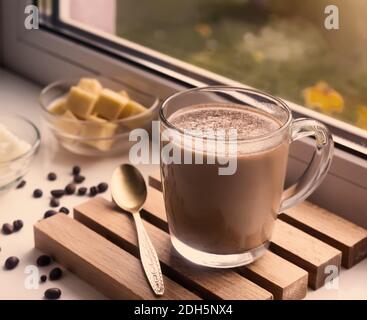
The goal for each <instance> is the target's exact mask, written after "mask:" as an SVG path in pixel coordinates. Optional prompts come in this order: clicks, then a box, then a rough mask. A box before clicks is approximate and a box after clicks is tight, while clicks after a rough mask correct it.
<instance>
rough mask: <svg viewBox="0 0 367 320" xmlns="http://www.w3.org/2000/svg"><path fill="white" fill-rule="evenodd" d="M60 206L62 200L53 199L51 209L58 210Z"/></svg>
mask: <svg viewBox="0 0 367 320" xmlns="http://www.w3.org/2000/svg"><path fill="white" fill-rule="evenodd" d="M59 205H60V200H59V199H56V198H51V200H50V207H52V208H57V207H58V206H59Z"/></svg>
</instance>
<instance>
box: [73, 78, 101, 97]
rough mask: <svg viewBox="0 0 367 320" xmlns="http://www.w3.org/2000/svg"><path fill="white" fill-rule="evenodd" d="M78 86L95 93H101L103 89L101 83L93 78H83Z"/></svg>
mask: <svg viewBox="0 0 367 320" xmlns="http://www.w3.org/2000/svg"><path fill="white" fill-rule="evenodd" d="M78 87H79V88H80V89H83V90H85V91H88V92H90V93H93V94H99V93H100V92H101V90H102V85H101V83H100V82H99V81H98V80H97V79H93V78H81V79H80V80H79V83H78Z"/></svg>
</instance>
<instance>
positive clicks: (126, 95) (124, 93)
mask: <svg viewBox="0 0 367 320" xmlns="http://www.w3.org/2000/svg"><path fill="white" fill-rule="evenodd" d="M119 94H120V95H122V96H123V97H126V98H128V99H130V97H129V95H128V93H127V92H126V91H125V90H121V91H119Z"/></svg>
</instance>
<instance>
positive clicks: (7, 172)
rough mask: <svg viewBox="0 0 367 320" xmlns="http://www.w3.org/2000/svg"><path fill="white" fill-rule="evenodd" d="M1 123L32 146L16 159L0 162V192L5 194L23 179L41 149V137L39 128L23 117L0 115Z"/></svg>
mask: <svg viewBox="0 0 367 320" xmlns="http://www.w3.org/2000/svg"><path fill="white" fill-rule="evenodd" d="M0 123H1V124H2V125H4V126H5V127H6V128H7V129H8V130H9V131H10V132H11V133H13V134H14V135H15V136H17V137H18V138H19V139H21V140H24V141H26V142H28V143H29V144H30V146H31V148H30V149H29V150H28V151H27V152H25V153H24V154H21V155H20V156H18V157H16V158H14V159H10V160H7V161H0V192H3V191H6V190H9V189H11V188H12V187H14V186H16V185H18V184H19V182H20V181H21V180H22V179H23V177H24V176H25V174H26V173H27V171H28V168H29V166H30V164H31V162H32V160H33V158H34V156H35V155H36V153H37V151H38V149H39V146H40V142H41V136H40V132H39V131H38V129H37V127H36V126H35V125H34V124H33V123H32V122H31V121H29V120H28V119H26V118H24V117H22V116H18V115H0ZM0 147H1V146H0Z"/></svg>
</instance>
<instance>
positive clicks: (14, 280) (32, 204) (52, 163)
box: [0, 69, 367, 300]
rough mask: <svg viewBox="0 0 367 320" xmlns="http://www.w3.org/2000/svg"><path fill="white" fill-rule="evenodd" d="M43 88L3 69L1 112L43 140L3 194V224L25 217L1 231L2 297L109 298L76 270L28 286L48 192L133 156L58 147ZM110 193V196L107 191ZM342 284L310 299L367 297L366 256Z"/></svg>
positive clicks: (105, 176) (107, 171) (94, 178)
mask: <svg viewBox="0 0 367 320" xmlns="http://www.w3.org/2000/svg"><path fill="white" fill-rule="evenodd" d="M40 89H41V88H40V87H39V86H37V85H35V84H33V83H32V82H29V81H27V80H25V79H23V78H21V77H19V76H16V75H14V74H13V73H10V72H8V71H5V70H3V69H0V107H1V112H3V113H6V112H17V113H21V114H23V115H25V116H27V117H28V118H29V119H30V120H32V121H33V122H34V123H35V124H36V125H37V126H38V127H39V128H40V129H41V134H43V136H42V145H41V149H40V152H39V154H38V155H37V158H36V159H35V161H34V162H33V165H32V167H31V169H30V171H29V173H28V175H27V176H26V178H25V179H26V181H27V185H26V186H25V187H24V188H23V189H20V190H13V191H10V192H7V193H5V194H2V195H0V226H1V225H2V224H3V223H5V222H10V223H11V222H12V221H14V220H15V219H22V220H23V221H24V227H23V229H22V230H21V231H20V232H17V233H14V234H12V235H9V236H5V235H2V234H0V247H1V252H0V300H3V299H42V297H43V292H44V291H45V290H46V289H47V288H50V287H58V288H60V289H61V290H62V299H106V298H105V297H104V296H103V295H102V294H101V293H99V292H98V291H97V290H95V289H94V288H92V287H91V286H90V285H88V284H87V283H86V282H84V281H82V280H80V279H79V278H78V277H77V276H75V275H74V274H72V273H71V272H68V271H66V272H65V274H64V277H63V279H62V280H59V281H57V282H51V281H47V282H46V283H45V284H40V285H39V288H38V289H27V288H26V286H25V281H26V279H27V277H28V276H29V275H28V274H25V268H26V267H27V266H29V265H34V264H35V261H36V259H37V257H38V256H39V255H40V254H41V253H40V252H39V251H38V250H36V249H34V240H33V224H34V223H35V222H37V221H38V220H39V219H41V218H42V216H43V213H44V212H45V211H46V210H47V209H49V207H48V202H49V197H48V194H49V191H50V190H51V189H54V188H57V187H64V186H65V184H66V183H67V182H68V181H69V180H70V170H71V167H72V166H73V165H75V164H79V165H80V166H81V167H82V170H83V173H84V174H85V176H86V177H87V179H86V181H85V183H84V184H85V185H86V186H90V185H94V184H97V183H99V182H101V181H106V182H108V181H109V178H110V175H111V172H112V170H113V168H115V167H116V166H117V165H118V164H119V163H122V162H126V161H128V155H127V154H126V155H120V156H117V157H113V158H96V159H93V158H85V157H80V156H76V155H73V154H71V153H69V152H67V151H65V150H63V149H61V148H59V147H58V145H57V143H55V141H54V139H53V138H52V137H51V136H50V135H49V134H47V131H46V130H45V128H44V126H43V125H42V122H41V118H40V114H39V112H38V111H39V110H38V105H37V97H38V94H39V92H40ZM140 169H141V170H142V171H143V173H144V174H145V175H147V174H149V172H151V171H153V170H154V169H155V166H153V165H149V166H140ZM50 171H53V172H56V173H57V175H58V179H57V181H54V182H50V181H47V179H46V175H47V173H48V172H50ZM35 188H40V189H42V190H43V192H44V196H43V197H42V198H41V199H34V198H33V197H32V192H33V190H34V189H35ZM104 196H105V197H107V198H110V193H109V192H107V193H106V194H105V195H104ZM83 200H85V198H80V197H76V196H75V197H65V198H63V199H62V200H61V203H62V205H64V206H66V207H68V208H69V209H71V208H72V207H73V206H74V205H76V204H78V203H80V202H81V201H83ZM13 255H14V256H17V257H19V259H20V263H19V265H18V267H17V268H16V269H14V270H11V271H6V270H3V269H2V267H1V266H2V265H3V263H4V261H5V259H6V258H7V257H9V256H13ZM55 266H57V264H56V263H54V264H53V265H52V266H49V267H46V268H40V274H48V272H49V270H50V269H52V268H53V267H55ZM338 285H339V288H338V289H327V288H325V287H323V288H321V289H319V290H317V291H312V290H310V291H309V294H308V295H307V299H367V259H365V260H364V261H363V262H361V263H359V264H358V265H356V266H355V267H354V268H353V269H351V270H342V272H341V275H340V277H339V279H338Z"/></svg>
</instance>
